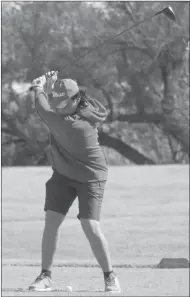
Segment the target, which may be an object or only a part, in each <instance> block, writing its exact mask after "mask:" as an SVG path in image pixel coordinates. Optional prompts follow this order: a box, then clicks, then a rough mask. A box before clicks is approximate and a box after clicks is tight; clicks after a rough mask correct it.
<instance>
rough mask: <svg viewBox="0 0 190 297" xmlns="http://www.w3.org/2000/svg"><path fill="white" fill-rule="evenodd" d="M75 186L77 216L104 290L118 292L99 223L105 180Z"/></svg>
mask: <svg viewBox="0 0 190 297" xmlns="http://www.w3.org/2000/svg"><path fill="white" fill-rule="evenodd" d="M77 187H78V193H79V215H78V218H79V219H80V221H81V226H82V229H83V230H84V233H85V235H86V237H87V239H88V241H89V243H90V246H91V248H92V251H93V253H94V256H95V257H96V259H97V261H98V263H99V265H100V267H101V268H102V271H103V274H104V281H105V291H111V292H120V290H121V289H120V285H119V281H118V279H117V277H116V276H115V273H114V272H113V268H112V264H111V258H110V253H109V249H108V244H107V241H106V239H105V236H104V234H103V232H102V230H101V227H100V223H99V221H100V212H101V206H102V201H103V195H104V187H105V182H104V181H99V182H94V183H87V184H82V185H79V186H78V185H77Z"/></svg>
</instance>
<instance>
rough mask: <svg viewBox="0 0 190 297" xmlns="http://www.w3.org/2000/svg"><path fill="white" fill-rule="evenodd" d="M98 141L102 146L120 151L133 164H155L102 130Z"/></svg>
mask: <svg viewBox="0 0 190 297" xmlns="http://www.w3.org/2000/svg"><path fill="white" fill-rule="evenodd" d="M99 142H100V145H102V146H106V147H110V148H113V149H115V150H116V151H117V152H118V153H120V154H121V155H122V156H124V157H125V158H127V159H128V160H130V161H132V162H133V163H135V164H138V165H145V164H151V165H152V164H155V162H154V161H152V160H151V159H149V158H148V157H146V156H144V155H143V154H141V153H140V152H138V151H137V150H136V149H134V148H132V147H131V146H129V145H128V144H126V143H124V142H123V141H121V140H120V139H117V138H115V137H113V136H110V135H108V134H107V133H105V132H103V131H101V132H100V133H99Z"/></svg>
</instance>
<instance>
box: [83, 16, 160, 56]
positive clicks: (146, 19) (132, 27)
mask: <svg viewBox="0 0 190 297" xmlns="http://www.w3.org/2000/svg"><path fill="white" fill-rule="evenodd" d="M156 15H157V14H153V15H151V16H149V17H147V18H145V19H143V20H142V21H140V22H138V23H135V24H133V25H132V26H131V27H129V28H127V29H125V30H123V31H121V32H120V33H118V34H117V35H114V36H112V37H110V38H109V39H107V40H105V41H104V42H102V43H100V44H99V45H97V46H96V47H93V48H92V49H90V50H89V51H88V52H86V53H84V55H82V56H80V57H78V60H80V59H82V58H84V57H85V56H86V55H88V54H89V53H91V52H92V51H94V50H96V49H98V48H100V47H101V46H103V45H104V44H107V43H109V41H111V40H113V39H114V38H116V37H118V36H120V35H122V34H123V33H125V32H128V31H130V30H132V29H134V28H136V27H138V26H139V25H141V24H142V23H144V22H147V21H149V20H151V19H152V18H153V17H155V16H156Z"/></svg>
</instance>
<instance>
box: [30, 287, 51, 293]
mask: <svg viewBox="0 0 190 297" xmlns="http://www.w3.org/2000/svg"><path fill="white" fill-rule="evenodd" d="M52 290H53V288H47V289H33V288H32V289H30V288H29V291H34V292H35V291H36V292H50V291H52Z"/></svg>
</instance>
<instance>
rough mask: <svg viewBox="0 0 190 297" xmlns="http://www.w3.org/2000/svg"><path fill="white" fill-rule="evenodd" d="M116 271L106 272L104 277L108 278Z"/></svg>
mask: <svg viewBox="0 0 190 297" xmlns="http://www.w3.org/2000/svg"><path fill="white" fill-rule="evenodd" d="M112 273H114V272H113V270H112V271H109V272H104V277H105V278H107V277H109V276H110V274H112Z"/></svg>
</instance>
